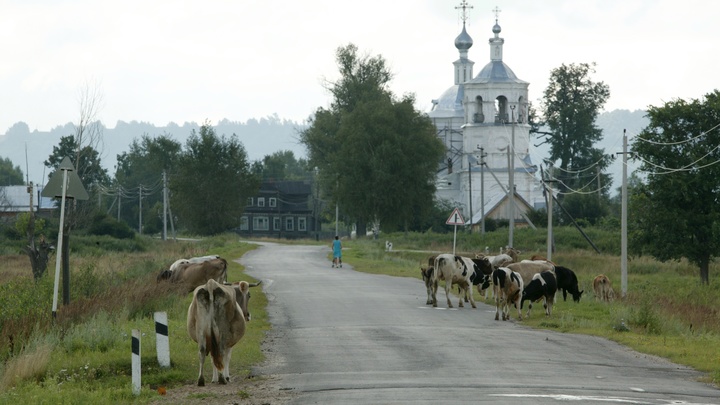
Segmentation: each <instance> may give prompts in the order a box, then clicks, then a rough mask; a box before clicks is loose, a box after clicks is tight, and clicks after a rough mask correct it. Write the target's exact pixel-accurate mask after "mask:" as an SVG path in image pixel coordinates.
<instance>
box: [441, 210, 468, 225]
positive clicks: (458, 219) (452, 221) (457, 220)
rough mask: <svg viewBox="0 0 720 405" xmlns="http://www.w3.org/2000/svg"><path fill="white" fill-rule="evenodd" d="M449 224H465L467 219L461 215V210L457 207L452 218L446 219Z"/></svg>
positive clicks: (451, 215)
mask: <svg viewBox="0 0 720 405" xmlns="http://www.w3.org/2000/svg"><path fill="white" fill-rule="evenodd" d="M445 223H446V224H447V225H465V220H464V219H463V217H462V215H460V211H459V210H458V209H457V208H455V209H454V210H453V212H452V214H450V218H448V219H447V221H445Z"/></svg>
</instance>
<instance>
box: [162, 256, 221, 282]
mask: <svg viewBox="0 0 720 405" xmlns="http://www.w3.org/2000/svg"><path fill="white" fill-rule="evenodd" d="M219 258H220V256H219V255H208V256H198V257H191V258H190V259H178V260H175V261H174V262H173V264H171V265H170V268H169V269H168V270H163V271H161V272H160V274H158V276H157V282H158V283H159V282H160V281H162V280H167V279H169V278H170V277H172V274H173V272H174V271H175V270H177V269H179V268H180V267H183V266H184V265H186V264H189V263H202V262H205V261H208V260H212V259H219Z"/></svg>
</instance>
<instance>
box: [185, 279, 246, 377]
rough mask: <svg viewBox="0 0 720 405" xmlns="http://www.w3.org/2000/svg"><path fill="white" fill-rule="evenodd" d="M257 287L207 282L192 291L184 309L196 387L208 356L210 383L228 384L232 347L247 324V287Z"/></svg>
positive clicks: (238, 283) (240, 336) (239, 283)
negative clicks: (194, 351) (194, 347)
mask: <svg viewBox="0 0 720 405" xmlns="http://www.w3.org/2000/svg"><path fill="white" fill-rule="evenodd" d="M259 284H260V283H259V282H258V283H255V284H249V283H248V282H247V281H240V282H236V283H233V284H228V285H223V284H219V283H218V282H217V281H215V280H213V279H210V280H208V281H207V282H206V283H205V285H201V286H199V287H197V288H196V289H195V291H194V292H193V300H192V302H191V303H190V307H189V308H188V317H187V331H188V335H190V338H191V339H192V340H194V341H195V342H197V343H198V357H199V360H200V371H199V374H198V385H199V386H204V385H205V377H204V376H203V366H204V364H205V357H206V356H207V355H208V354H210V356H211V357H212V361H213V377H212V382H217V383H220V384H226V383H227V382H228V381H230V356H231V354H232V348H233V346H235V344H236V343H237V342H239V341H240V339H241V338H242V337H243V335H244V334H245V323H246V322H248V321H250V312H249V310H248V301H249V299H250V287H252V286H256V285H259Z"/></svg>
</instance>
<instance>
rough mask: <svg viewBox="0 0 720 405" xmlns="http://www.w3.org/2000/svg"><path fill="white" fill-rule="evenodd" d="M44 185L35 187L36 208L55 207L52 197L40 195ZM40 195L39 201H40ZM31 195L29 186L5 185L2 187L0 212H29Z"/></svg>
mask: <svg viewBox="0 0 720 405" xmlns="http://www.w3.org/2000/svg"><path fill="white" fill-rule="evenodd" d="M42 189H43V188H42V187H40V186H38V187H37V188H35V193H36V195H34V196H33V206H35V207H36V209H38V210H40V209H54V208H55V203H54V202H53V199H52V198H48V197H40V193H41V192H42ZM38 197H39V201H38ZM29 211H30V195H29V194H28V187H27V186H5V187H0V212H29Z"/></svg>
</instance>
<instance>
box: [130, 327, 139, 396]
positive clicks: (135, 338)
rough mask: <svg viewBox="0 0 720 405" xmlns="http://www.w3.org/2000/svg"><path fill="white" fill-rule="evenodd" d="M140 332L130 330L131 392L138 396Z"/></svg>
mask: <svg viewBox="0 0 720 405" xmlns="http://www.w3.org/2000/svg"><path fill="white" fill-rule="evenodd" d="M140 384H141V383H140V330H138V329H133V330H132V391H133V394H135V395H140Z"/></svg>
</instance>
